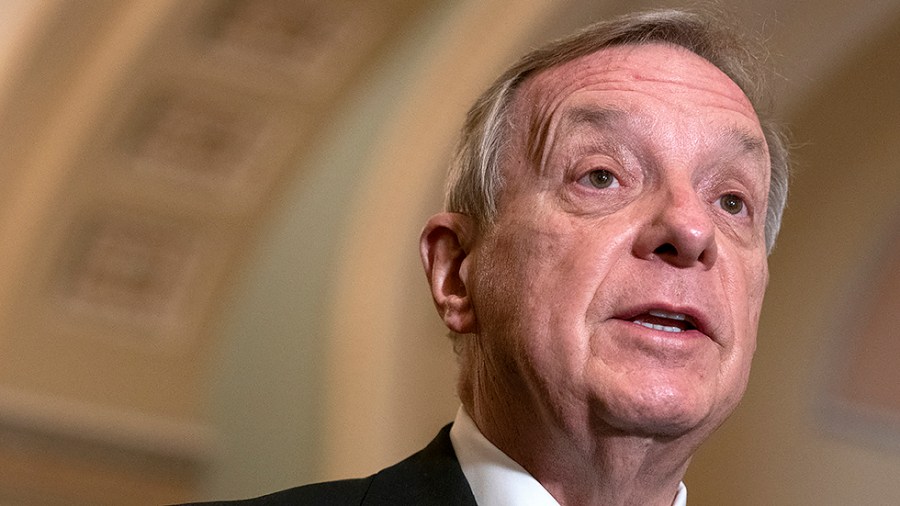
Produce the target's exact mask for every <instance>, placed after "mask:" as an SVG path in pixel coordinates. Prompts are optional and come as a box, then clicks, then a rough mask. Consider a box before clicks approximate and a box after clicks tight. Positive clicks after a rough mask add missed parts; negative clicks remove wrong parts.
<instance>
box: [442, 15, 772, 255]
mask: <svg viewBox="0 0 900 506" xmlns="http://www.w3.org/2000/svg"><path fill="white" fill-rule="evenodd" d="M737 33H738V30H735V29H732V28H731V26H730V25H729V24H728V23H724V22H723V19H722V15H721V14H715V15H714V14H711V13H708V12H700V11H696V12H691V11H683V10H653V11H646V12H641V13H636V14H629V15H625V16H622V17H618V18H615V19H612V20H610V21H604V22H599V23H596V24H593V25H590V26H588V27H587V28H585V29H583V30H581V31H579V32H577V33H575V34H573V35H571V36H569V37H566V38H563V39H560V40H557V41H555V42H552V43H550V44H548V45H546V46H544V47H542V48H539V49H536V50H534V51H532V52H531V53H528V54H527V55H525V56H524V57H523V58H522V59H521V60H519V61H518V63H516V64H515V65H513V66H512V67H511V68H510V69H509V70H507V71H506V72H505V73H504V74H503V75H501V76H500V78H499V79H497V81H495V82H494V84H493V85H492V86H491V87H490V88H488V90H487V91H486V92H485V93H484V94H483V95H481V97H480V98H479V99H478V100H477V101H476V102H475V105H473V106H472V108H471V109H470V110H469V113H468V116H467V118H466V122H465V124H464V126H463V129H462V132H461V135H460V140H459V144H458V146H457V148H456V153H455V156H454V158H453V161H452V164H451V166H450V173H449V176H448V181H447V192H446V201H445V204H444V207H445V209H446V210H447V211H451V212H458V213H464V214H467V215H469V216H471V217H472V218H474V219H475V221H476V223H477V224H478V226H479V228H480V229H484V228H485V227H487V226H489V225H490V224H492V223H493V221H494V218H495V217H496V213H497V200H498V198H499V195H500V192H501V190H502V187H503V174H502V173H501V168H500V157H501V151H502V147H503V145H504V140H505V138H506V136H507V135H508V134H509V130H510V127H509V124H510V121H511V118H510V117H509V115H510V112H509V110H510V103H511V102H512V99H513V96H514V94H515V91H516V90H517V89H518V88H519V86H520V85H521V84H522V83H523V82H524V81H525V80H526V79H527V78H528V77H529V76H531V75H534V74H536V73H538V72H541V71H543V70H546V69H549V68H551V67H554V66H557V65H560V64H563V63H566V62H569V61H571V60H574V59H576V58H579V57H581V56H586V55H588V54H591V53H594V52H596V51H598V50H600V49H603V48H605V47H611V46H621V45H626V44H644V43H651V42H663V43H669V44H674V45H678V46H682V47H684V48H686V49H688V50H690V51H692V52H693V53H695V54H697V55H699V56H701V57H703V58H705V59H706V60H708V61H709V62H710V63H712V64H713V65H715V66H716V67H718V68H719V69H720V70H721V71H722V72H724V73H725V74H726V75H727V76H728V77H729V78H731V80H732V81H734V82H735V83H736V84H737V85H738V86H739V87H740V88H741V90H743V92H744V94H745V95H747V98H749V99H750V103H751V104H752V105H753V108H754V110H755V111H756V113H757V115H758V116H759V118H760V124H761V126H762V129H763V133H764V135H765V138H766V142H767V144H768V147H769V155H770V158H771V166H772V174H771V181H770V186H769V197H768V210H767V214H766V223H765V236H766V250H767V252H770V253H771V251H772V248H773V247H774V245H775V238H776V237H777V235H778V229H779V228H780V226H781V216H782V214H783V212H784V207H785V204H786V201H787V192H788V179H789V166H788V153H787V142H786V140H785V135H784V134H783V132H782V131H781V130H780V128H779V126H778V125H777V124H776V123H775V122H773V121H772V120H771V119H769V118H768V117H766V113H767V108H768V107H771V104H770V103H768V100H769V97H768V92H767V90H766V88H765V77H766V76H767V75H768V74H769V73H770V71H769V69H768V68H767V67H766V66H765V65H764V63H765V60H766V58H765V55H766V53H765V51H764V50H763V48H762V46H761V44H759V43H758V42H756V41H751V40H744V39H742V38H740V37H739V36H738V35H737Z"/></svg>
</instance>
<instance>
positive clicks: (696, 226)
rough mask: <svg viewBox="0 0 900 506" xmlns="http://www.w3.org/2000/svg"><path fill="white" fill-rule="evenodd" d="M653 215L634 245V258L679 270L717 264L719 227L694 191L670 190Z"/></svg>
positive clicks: (655, 208) (657, 205) (706, 206)
mask: <svg viewBox="0 0 900 506" xmlns="http://www.w3.org/2000/svg"><path fill="white" fill-rule="evenodd" d="M650 213H651V216H650V219H648V220H647V221H646V222H644V225H643V226H642V229H641V231H640V233H639V235H638V237H637V239H636V241H635V244H634V254H635V256H637V257H638V258H643V259H646V260H653V259H658V260H662V261H664V262H666V263H668V264H670V265H672V266H674V267H678V268H689V267H695V266H699V267H702V268H704V269H709V268H711V267H712V266H713V265H714V264H715V262H716V256H717V245H716V227H715V224H714V223H713V219H712V216H711V215H710V209H709V206H708V204H706V203H704V202H703V200H702V199H701V198H700V196H699V195H697V194H696V192H694V191H693V189H689V188H684V189H670V190H669V191H668V192H667V194H666V195H665V197H664V198H663V199H661V200H657V201H656V203H655V205H654V206H653V208H652V210H651V211H650Z"/></svg>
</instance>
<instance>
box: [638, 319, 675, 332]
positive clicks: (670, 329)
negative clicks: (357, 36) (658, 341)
mask: <svg viewBox="0 0 900 506" xmlns="http://www.w3.org/2000/svg"><path fill="white" fill-rule="evenodd" d="M634 323H637V324H638V325H642V326H644V327H647V328H648V329H653V330H661V331H663V332H684V331H683V330H681V329H680V328H678V327H669V326H667V325H656V324H653V323H647V322H642V321H640V320H636V321H635V322H634Z"/></svg>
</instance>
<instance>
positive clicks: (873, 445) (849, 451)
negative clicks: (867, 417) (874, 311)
mask: <svg viewBox="0 0 900 506" xmlns="http://www.w3.org/2000/svg"><path fill="white" fill-rule="evenodd" d="M876 35H880V34H866V35H864V37H866V39H867V40H868V43H867V44H866V45H865V46H864V47H863V48H861V49H860V50H859V51H858V52H857V53H856V54H854V55H853V57H852V58H851V59H850V60H848V62H847V63H846V64H845V65H844V67H843V68H842V69H840V70H839V72H838V73H837V74H836V75H835V76H834V77H833V78H831V79H829V80H828V81H826V82H823V83H821V87H820V88H819V89H818V90H817V91H816V92H815V93H814V94H813V95H812V96H811V97H810V98H809V99H808V100H806V101H805V102H804V103H803V104H802V106H801V107H798V108H797V109H796V112H795V113H794V114H792V115H791V116H790V117H789V123H790V125H791V126H792V130H793V132H794V141H795V143H797V144H798V148H797V149H796V161H797V175H796V179H795V180H794V186H793V189H792V193H791V196H790V201H789V205H788V211H787V215H786V218H785V222H784V227H783V229H782V237H781V239H780V242H779V244H778V246H777V247H776V249H775V253H774V254H773V256H772V257H771V282H770V285H769V291H768V295H767V300H766V304H765V308H764V310H763V321H762V327H761V330H760V336H759V348H758V351H757V355H756V359H755V362H754V366H753V367H754V369H753V374H752V377H751V383H750V388H749V391H748V393H747V395H746V397H745V400H744V402H743V404H742V406H741V407H740V408H739V410H738V411H737V413H736V414H735V415H734V416H733V417H732V419H731V420H730V421H729V422H728V423H727V424H726V426H725V427H723V429H722V430H721V431H720V432H719V433H718V434H717V435H716V436H715V437H714V439H713V440H712V441H711V442H710V443H709V444H708V445H707V446H706V447H704V448H703V449H702V450H701V452H700V454H699V456H697V457H696V459H695V461H694V463H693V465H692V466H691V469H690V471H689V472H688V485H689V490H690V495H691V501H690V502H691V504H692V505H700V506H703V505H710V506H712V505H719V504H732V505H748V506H749V505H759V504H773V505H794V504H804V505H805V504H817V505H836V506H837V505H843V504H866V505H869V504H873V505H874V504H878V505H882V504H883V505H887V504H900V480H898V479H897V477H898V476H900V444H898V443H900V417H898V414H897V413H895V414H894V421H893V423H886V424H881V425H879V424H878V423H870V424H865V423H864V422H863V420H862V417H861V416H856V415H854V413H853V412H852V411H850V412H842V411H838V410H837V409H836V408H837V407H838V406H834V405H833V403H830V402H829V397H828V391H827V390H828V389H827V385H828V383H829V382H830V381H833V380H839V376H838V374H839V371H840V369H839V365H840V363H841V361H840V358H841V355H840V354H848V353H852V349H847V348H845V345H846V344H847V343H848V341H849V340H850V339H849V338H850V337H851V336H848V335H845V334H844V332H853V331H854V330H859V329H861V328H862V327H863V324H864V323H865V322H863V321H860V316H859V315H858V312H856V311H854V310H855V309H858V308H859V307H858V305H857V304H859V303H861V302H863V301H865V297H866V296H867V295H868V294H869V292H870V290H871V286H872V285H871V283H872V281H875V280H876V279H881V278H883V277H886V276H895V277H896V276H900V272H898V271H897V270H896V269H897V266H894V268H893V270H881V271H878V270H876V269H877V263H876V262H878V261H879V260H880V259H881V258H883V257H884V256H885V255H884V254H883V251H882V250H881V249H880V248H883V247H886V246H888V245H889V244H890V243H889V241H890V239H892V238H894V237H896V236H897V234H898V232H900V203H898V196H900V94H898V88H897V83H898V82H900V57H898V56H900V53H898V51H900V22H898V23H895V24H894V25H893V27H892V28H891V29H890V30H888V31H887V32H886V33H885V34H883V35H884V37H883V38H882V39H877V38H876ZM873 275H874V277H873ZM894 311H895V312H897V311H900V308H894ZM893 338H894V339H900V332H898V331H896V329H895V334H894V336H893ZM893 361H894V364H895V365H894V367H895V368H896V367H898V366H900V357H893ZM883 387H885V388H887V389H890V390H893V392H894V396H895V397H896V396H898V395H900V393H898V392H900V390H898V389H900V385H896V384H893V385H883ZM829 428H832V429H829Z"/></svg>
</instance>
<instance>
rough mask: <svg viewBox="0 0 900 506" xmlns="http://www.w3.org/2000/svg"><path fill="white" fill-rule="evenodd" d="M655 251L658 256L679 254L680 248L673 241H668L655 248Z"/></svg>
mask: <svg viewBox="0 0 900 506" xmlns="http://www.w3.org/2000/svg"><path fill="white" fill-rule="evenodd" d="M653 253H654V254H656V255H657V256H677V255H678V249H676V248H675V246H674V245H673V244H672V243H669V242H667V243H665V244H663V245H661V246H659V247H658V248H656V249H655V250H653Z"/></svg>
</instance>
